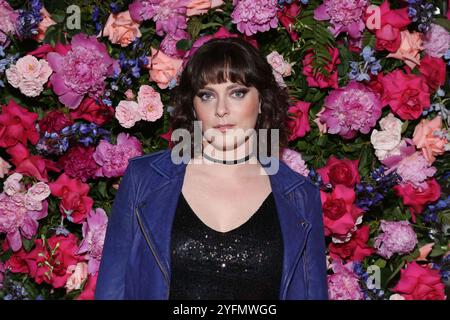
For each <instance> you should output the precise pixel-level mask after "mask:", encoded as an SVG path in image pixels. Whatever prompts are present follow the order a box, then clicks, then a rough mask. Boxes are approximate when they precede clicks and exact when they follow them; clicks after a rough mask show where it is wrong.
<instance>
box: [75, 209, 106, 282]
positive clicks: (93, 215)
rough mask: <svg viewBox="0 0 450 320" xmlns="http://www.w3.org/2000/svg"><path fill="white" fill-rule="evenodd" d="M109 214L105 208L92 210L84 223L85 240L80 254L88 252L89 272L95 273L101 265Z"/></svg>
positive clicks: (81, 245)
mask: <svg viewBox="0 0 450 320" xmlns="http://www.w3.org/2000/svg"><path fill="white" fill-rule="evenodd" d="M107 224H108V216H107V215H106V212H105V210H103V209H101V208H98V209H96V210H95V211H94V210H91V212H90V213H89V215H88V217H87V221H86V222H84V223H83V229H82V231H83V241H82V242H81V244H80V248H79V250H78V254H83V253H88V254H87V256H86V259H88V261H89V262H88V272H89V274H95V273H96V272H97V271H98V268H99V266H100V260H101V258H102V251H103V244H104V241H105V235H106V227H107Z"/></svg>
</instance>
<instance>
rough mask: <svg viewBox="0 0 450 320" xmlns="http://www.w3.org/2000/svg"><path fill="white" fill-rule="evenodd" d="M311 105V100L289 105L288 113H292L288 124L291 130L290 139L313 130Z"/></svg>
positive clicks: (302, 135)
mask: <svg viewBox="0 0 450 320" xmlns="http://www.w3.org/2000/svg"><path fill="white" fill-rule="evenodd" d="M310 105H311V104H310V103H309V102H304V101H297V102H296V103H295V105H293V106H291V107H289V110H288V113H290V114H291V115H290V117H289V119H288V124H287V126H288V128H289V131H290V132H291V135H290V137H289V141H292V140H295V139H297V138H299V137H304V136H305V135H306V133H307V132H309V131H310V130H311V127H310V126H309V117H308V112H309V107H310Z"/></svg>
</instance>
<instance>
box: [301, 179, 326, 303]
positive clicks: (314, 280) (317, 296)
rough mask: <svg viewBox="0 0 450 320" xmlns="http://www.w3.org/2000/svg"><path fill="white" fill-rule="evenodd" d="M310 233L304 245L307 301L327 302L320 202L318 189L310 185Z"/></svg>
mask: <svg viewBox="0 0 450 320" xmlns="http://www.w3.org/2000/svg"><path fill="white" fill-rule="evenodd" d="M311 187H312V188H311V189H312V191H310V192H309V196H310V199H311V202H310V204H311V211H310V213H311V215H310V221H311V231H310V235H309V237H308V241H307V243H306V257H305V258H306V259H307V264H306V267H307V268H308V274H310V278H309V281H308V299H311V300H328V284H327V263H326V246H325V235H324V226H323V217H322V215H323V213H322V201H321V199H320V189H319V188H318V187H316V186H315V185H314V186H313V185H311Z"/></svg>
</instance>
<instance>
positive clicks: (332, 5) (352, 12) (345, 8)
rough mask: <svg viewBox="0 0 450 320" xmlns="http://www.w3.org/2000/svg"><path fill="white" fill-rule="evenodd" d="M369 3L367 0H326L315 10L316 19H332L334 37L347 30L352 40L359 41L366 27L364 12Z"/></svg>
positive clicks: (331, 30)
mask: <svg viewBox="0 0 450 320" xmlns="http://www.w3.org/2000/svg"><path fill="white" fill-rule="evenodd" d="M367 5H368V1H367V0H344V1H343V0H324V2H323V3H322V4H321V5H320V6H318V7H317V8H316V9H315V10H314V19H316V20H319V21H323V20H330V24H331V26H330V32H331V33H332V34H333V36H334V37H337V36H338V35H339V34H340V33H341V32H345V33H347V34H348V35H349V37H350V38H351V40H353V41H357V40H359V39H360V38H361V35H362V32H363V30H364V28H365V23H364V12H365V10H366V8H367Z"/></svg>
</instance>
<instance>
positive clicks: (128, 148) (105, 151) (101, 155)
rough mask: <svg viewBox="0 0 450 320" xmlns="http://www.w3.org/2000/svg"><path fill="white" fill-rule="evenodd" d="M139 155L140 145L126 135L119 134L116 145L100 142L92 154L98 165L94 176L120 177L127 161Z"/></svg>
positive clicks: (140, 153)
mask: <svg viewBox="0 0 450 320" xmlns="http://www.w3.org/2000/svg"><path fill="white" fill-rule="evenodd" d="M140 155H142V145H141V143H140V142H139V140H138V139H137V138H135V137H132V136H131V137H130V136H129V134H128V133H124V132H121V133H119V135H118V136H117V144H116V145H112V144H110V143H109V142H108V141H106V140H101V141H100V143H99V145H98V146H97V149H96V150H95V152H94V160H95V161H96V162H97V164H99V165H100V168H98V169H97V172H96V176H98V177H108V178H111V177H120V176H122V175H123V174H124V172H125V170H126V168H127V166H128V160H129V159H131V158H134V157H137V156H140Z"/></svg>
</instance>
